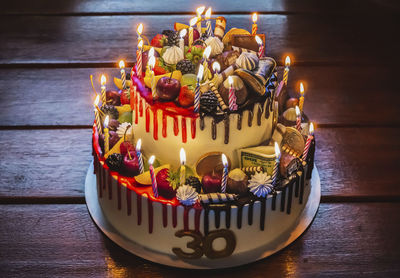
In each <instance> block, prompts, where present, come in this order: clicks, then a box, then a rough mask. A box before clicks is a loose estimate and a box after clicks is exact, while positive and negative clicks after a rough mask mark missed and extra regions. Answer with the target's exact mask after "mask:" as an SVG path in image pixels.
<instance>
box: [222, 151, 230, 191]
mask: <svg viewBox="0 0 400 278" xmlns="http://www.w3.org/2000/svg"><path fill="white" fill-rule="evenodd" d="M221 159H222V164H223V165H224V171H223V172H222V180H221V192H222V193H225V192H226V183H227V182H228V159H226V155H225V154H222V155H221Z"/></svg>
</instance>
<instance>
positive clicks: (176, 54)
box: [162, 45, 184, 65]
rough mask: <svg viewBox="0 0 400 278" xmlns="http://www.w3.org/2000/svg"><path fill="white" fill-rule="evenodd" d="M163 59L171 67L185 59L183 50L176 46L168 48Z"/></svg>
mask: <svg viewBox="0 0 400 278" xmlns="http://www.w3.org/2000/svg"><path fill="white" fill-rule="evenodd" d="M162 58H163V59H164V61H165V63H167V64H170V65H174V64H176V63H178V62H179V61H181V60H183V59H184V57H183V52H182V49H180V48H179V47H178V46H176V45H174V46H171V47H169V48H167V49H166V50H165V52H164V54H163V55H162Z"/></svg>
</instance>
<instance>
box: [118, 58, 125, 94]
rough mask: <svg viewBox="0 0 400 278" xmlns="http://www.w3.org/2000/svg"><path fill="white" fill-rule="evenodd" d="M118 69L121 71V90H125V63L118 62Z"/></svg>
mask: <svg viewBox="0 0 400 278" xmlns="http://www.w3.org/2000/svg"><path fill="white" fill-rule="evenodd" d="M119 68H120V69H121V81H122V89H123V90H125V89H126V74H125V69H124V68H125V63H124V61H123V60H121V61H119Z"/></svg>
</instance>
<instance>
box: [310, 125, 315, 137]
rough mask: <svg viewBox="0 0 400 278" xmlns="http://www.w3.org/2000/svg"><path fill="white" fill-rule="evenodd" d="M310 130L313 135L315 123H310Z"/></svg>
mask: <svg viewBox="0 0 400 278" xmlns="http://www.w3.org/2000/svg"><path fill="white" fill-rule="evenodd" d="M309 132H310V134H311V135H313V134H314V125H313V123H310V129H309Z"/></svg>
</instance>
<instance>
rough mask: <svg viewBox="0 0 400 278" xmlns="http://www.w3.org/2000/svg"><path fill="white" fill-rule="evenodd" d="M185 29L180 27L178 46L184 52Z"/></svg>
mask: <svg viewBox="0 0 400 278" xmlns="http://www.w3.org/2000/svg"><path fill="white" fill-rule="evenodd" d="M186 33H187V30H186V29H182V30H181V31H180V32H179V37H180V40H179V48H180V49H181V50H182V53H183V54H185V39H184V38H185V36H186Z"/></svg>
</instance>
